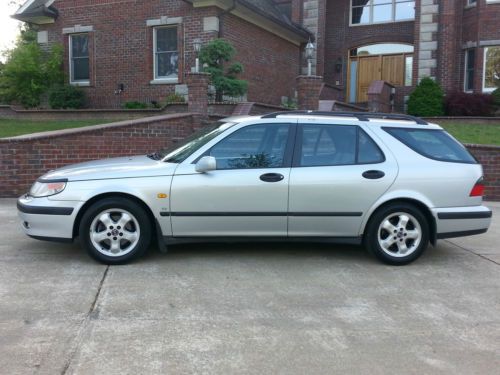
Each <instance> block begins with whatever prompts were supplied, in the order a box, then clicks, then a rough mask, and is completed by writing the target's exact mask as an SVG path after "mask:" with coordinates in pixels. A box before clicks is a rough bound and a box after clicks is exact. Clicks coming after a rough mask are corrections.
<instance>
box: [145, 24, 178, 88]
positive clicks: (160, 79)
mask: <svg viewBox="0 0 500 375" xmlns="http://www.w3.org/2000/svg"><path fill="white" fill-rule="evenodd" d="M167 28H175V29H176V35H177V38H178V37H179V34H178V33H179V25H178V24H173V25H161V26H155V27H153V80H152V81H151V82H150V83H151V84H153V85H155V84H156V85H158V84H160V85H161V84H172V83H179V72H178V73H177V77H175V78H173V77H172V78H169V77H158V76H157V69H156V68H157V66H156V65H157V63H156V46H157V44H156V41H157V39H156V34H157V30H158V29H167ZM177 53H178V54H179V58H180V53H179V44H177ZM177 64H179V61H177ZM177 68H178V66H177Z"/></svg>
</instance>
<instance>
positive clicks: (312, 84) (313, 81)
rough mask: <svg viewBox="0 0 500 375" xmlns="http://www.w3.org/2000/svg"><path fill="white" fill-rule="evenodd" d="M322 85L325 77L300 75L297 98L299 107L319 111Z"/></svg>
mask: <svg viewBox="0 0 500 375" xmlns="http://www.w3.org/2000/svg"><path fill="white" fill-rule="evenodd" d="M322 87H323V77H320V76H298V77H297V100H298V106H299V109H307V110H311V111H317V110H318V106H319V95H320V93H321V89H322Z"/></svg>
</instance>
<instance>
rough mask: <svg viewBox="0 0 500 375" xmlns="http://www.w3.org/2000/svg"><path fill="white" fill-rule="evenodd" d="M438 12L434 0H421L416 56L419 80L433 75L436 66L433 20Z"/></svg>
mask: <svg viewBox="0 0 500 375" xmlns="http://www.w3.org/2000/svg"><path fill="white" fill-rule="evenodd" d="M438 12H439V5H438V4H437V1H436V0H421V5H420V31H419V38H418V40H419V43H420V44H419V49H418V50H419V52H418V56H417V61H418V80H419V81H420V80H421V79H422V78H424V77H433V76H434V74H433V73H434V70H435V68H436V67H437V61H436V58H435V57H433V54H434V52H435V51H437V49H438V41H437V32H438V23H437V22H436V21H435V20H436V16H437V14H438Z"/></svg>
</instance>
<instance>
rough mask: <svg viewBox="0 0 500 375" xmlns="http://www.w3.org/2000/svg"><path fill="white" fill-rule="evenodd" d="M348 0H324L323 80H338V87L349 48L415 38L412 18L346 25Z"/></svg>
mask: <svg viewBox="0 0 500 375" xmlns="http://www.w3.org/2000/svg"><path fill="white" fill-rule="evenodd" d="M324 1H326V0H324ZM349 17H350V1H349V0H337V1H327V2H326V26H325V32H324V51H323V55H324V59H323V61H322V62H321V61H320V62H319V63H320V64H321V63H322V64H323V68H321V69H319V71H323V72H324V73H323V75H324V77H325V82H326V83H329V84H331V85H334V84H335V81H337V80H338V81H340V83H341V87H342V88H343V89H345V87H346V85H347V65H348V54H349V50H350V49H352V48H356V47H359V46H363V45H366V44H373V43H386V42H391V43H408V44H413V42H414V34H413V33H414V22H413V21H406V22H394V23H386V24H378V25H357V26H349ZM339 57H340V58H342V61H343V71H342V72H341V73H336V71H335V62H336V60H337V59H338V58H339Z"/></svg>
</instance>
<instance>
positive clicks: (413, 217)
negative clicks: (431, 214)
mask: <svg viewBox="0 0 500 375" xmlns="http://www.w3.org/2000/svg"><path fill="white" fill-rule="evenodd" d="M428 244H429V224H428V222H427V220H426V218H425V216H424V214H422V212H421V211H420V210H419V209H418V208H416V207H414V206H413V205H410V204H404V203H400V204H391V205H388V206H386V207H384V208H382V209H380V210H378V211H377V212H375V214H374V215H373V217H372V218H371V219H370V222H369V223H368V226H367V231H366V236H365V245H366V248H367V249H368V250H369V251H370V252H371V253H372V254H374V255H375V256H376V257H377V258H378V259H380V260H381V261H383V262H384V263H387V264H392V265H403V264H408V263H410V262H413V261H414V260H415V259H417V258H418V257H419V256H420V255H422V253H423V252H424V251H425V249H426V248H427V246H428Z"/></svg>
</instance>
